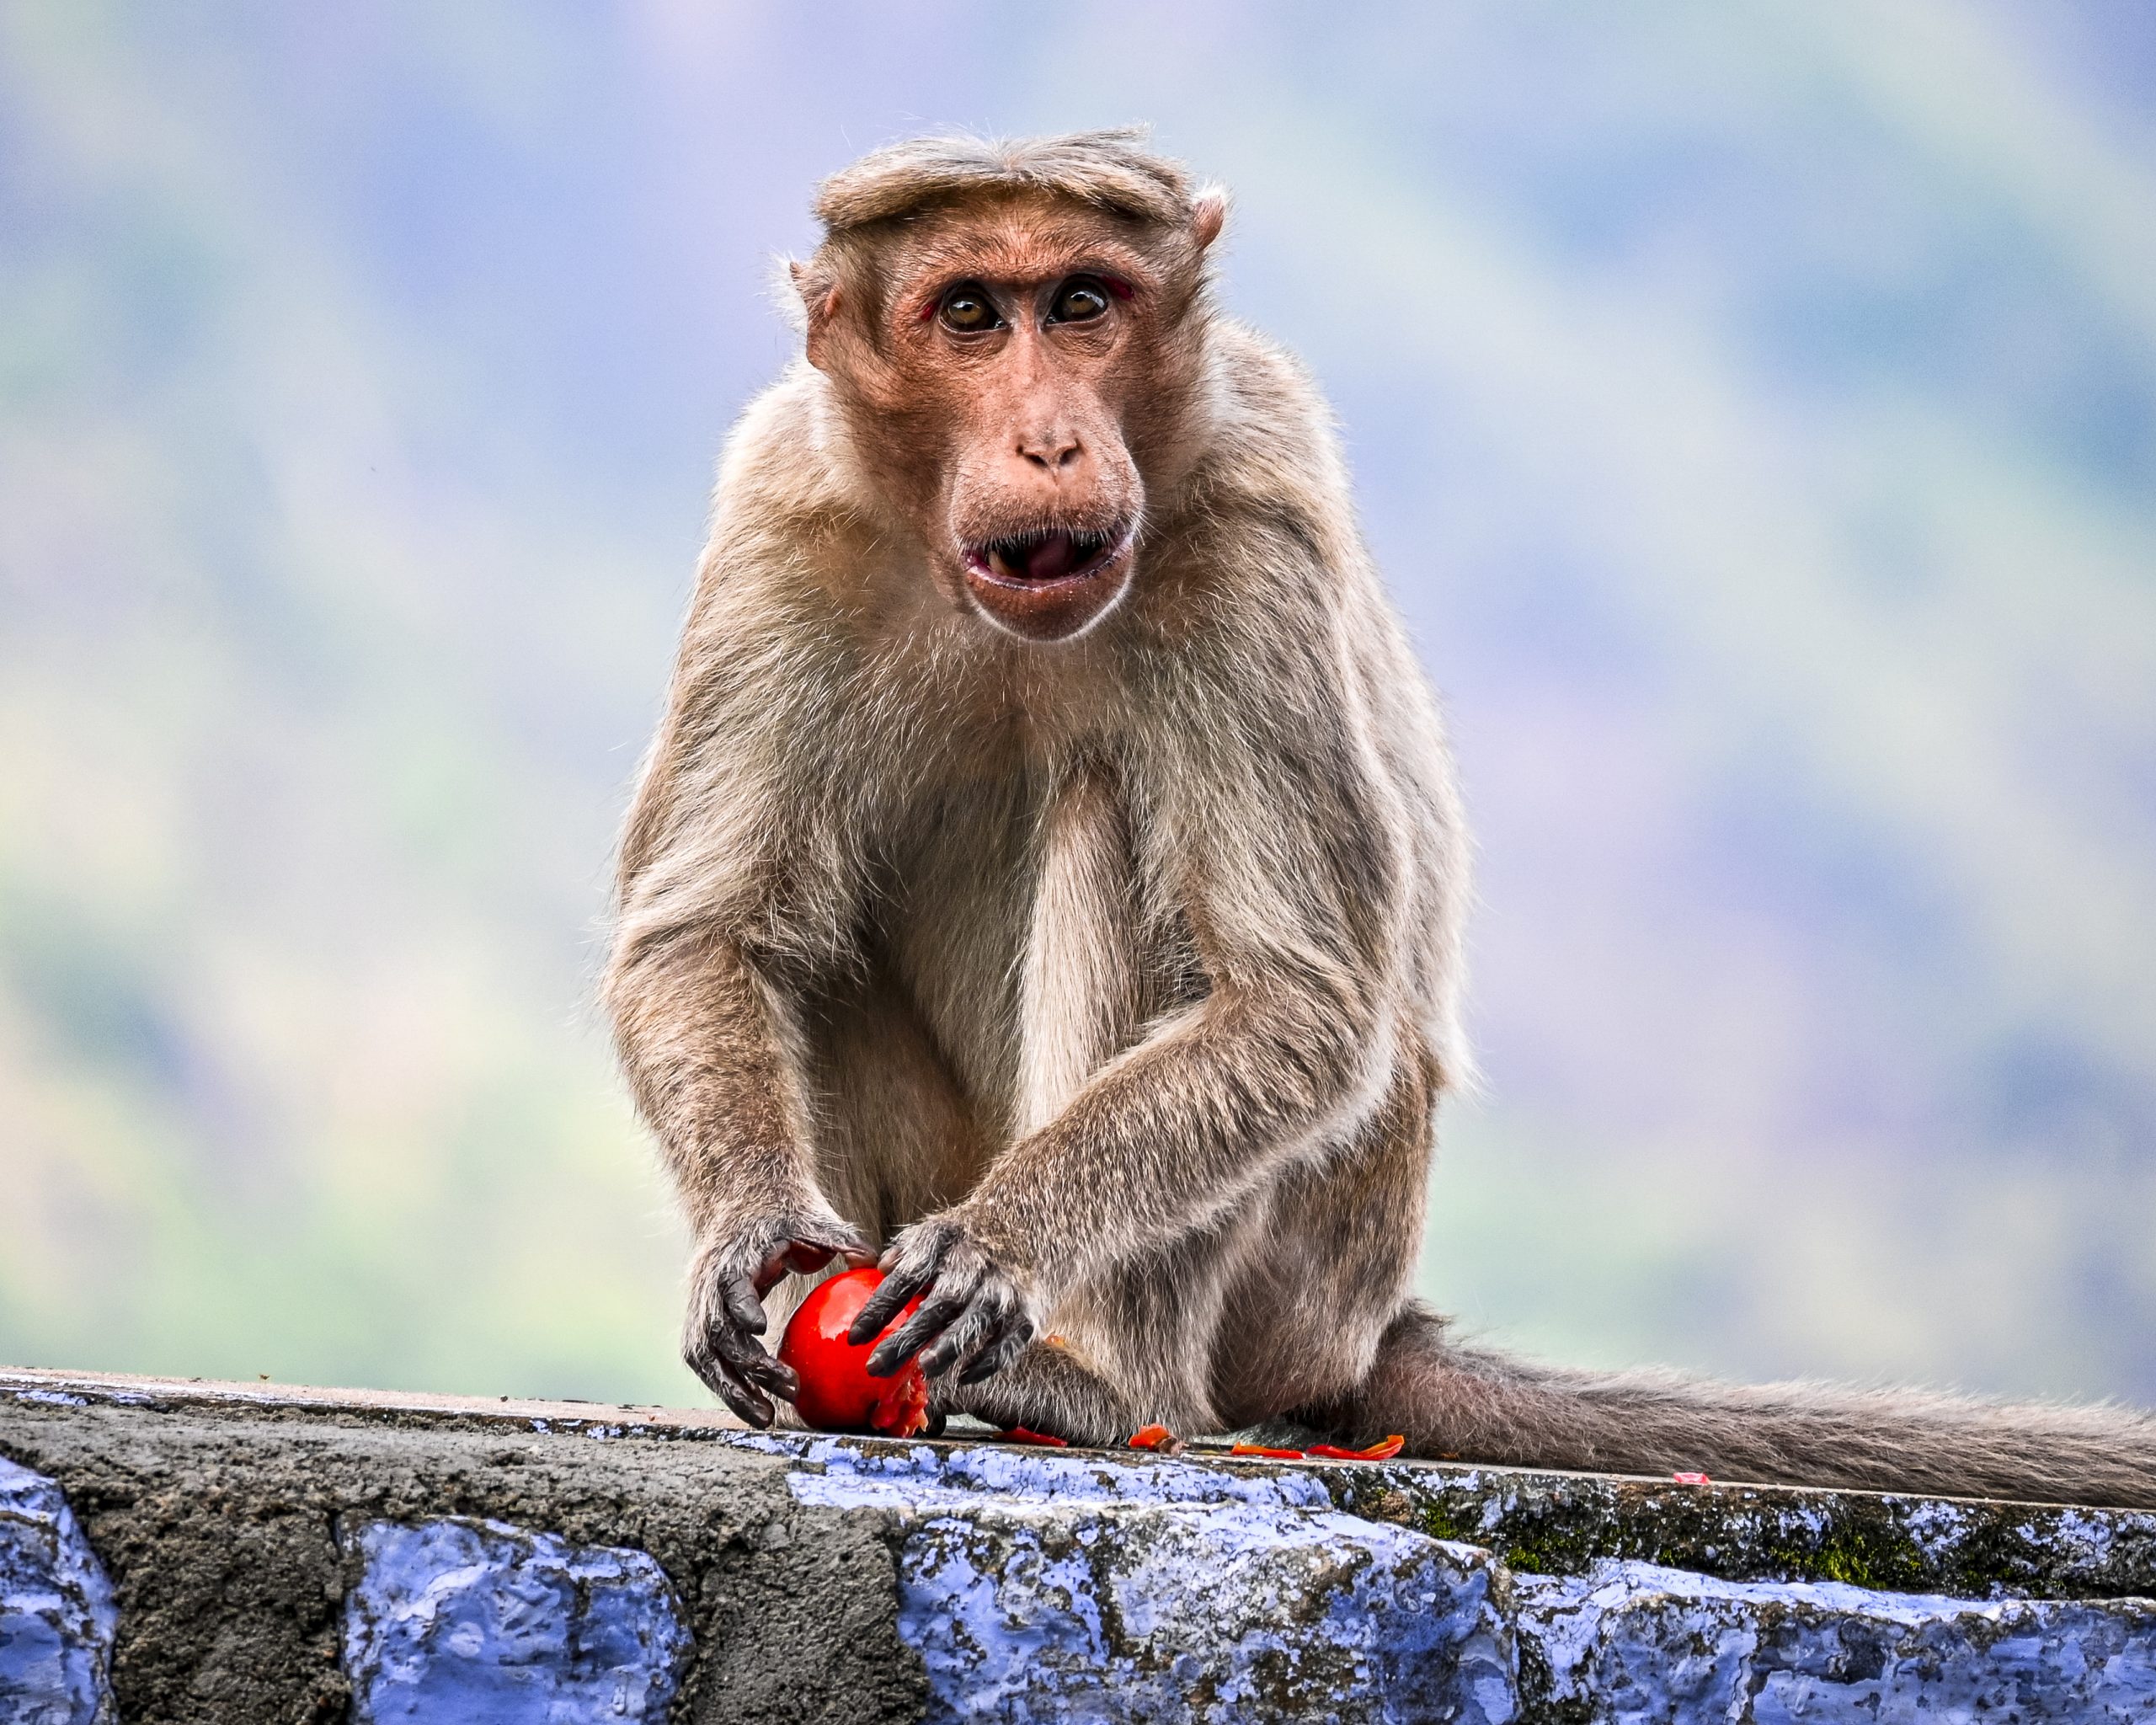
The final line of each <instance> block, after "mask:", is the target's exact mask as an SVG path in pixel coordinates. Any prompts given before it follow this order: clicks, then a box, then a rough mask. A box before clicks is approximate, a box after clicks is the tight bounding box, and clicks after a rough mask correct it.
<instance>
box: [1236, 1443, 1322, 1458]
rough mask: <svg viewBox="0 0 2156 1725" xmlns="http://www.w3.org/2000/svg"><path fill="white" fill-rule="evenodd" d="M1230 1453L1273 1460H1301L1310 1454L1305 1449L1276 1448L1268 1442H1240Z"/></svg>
mask: <svg viewBox="0 0 2156 1725" xmlns="http://www.w3.org/2000/svg"><path fill="white" fill-rule="evenodd" d="M1228 1453H1229V1454H1230V1455H1262V1456H1264V1457H1265V1458H1266V1459H1267V1461H1303V1460H1305V1457H1306V1456H1307V1455H1308V1454H1309V1452H1308V1451H1307V1450H1276V1449H1273V1447H1272V1446H1271V1445H1267V1444H1238V1445H1235V1448H1234V1449H1232V1450H1229V1451H1228Z"/></svg>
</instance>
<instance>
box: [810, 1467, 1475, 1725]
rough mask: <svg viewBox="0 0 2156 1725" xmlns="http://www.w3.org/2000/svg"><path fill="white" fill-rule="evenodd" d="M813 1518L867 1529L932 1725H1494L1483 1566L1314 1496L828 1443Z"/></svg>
mask: <svg viewBox="0 0 2156 1725" xmlns="http://www.w3.org/2000/svg"><path fill="white" fill-rule="evenodd" d="M809 1453H810V1455H811V1456H812V1457H813V1458H814V1461H815V1462H816V1463H817V1465H818V1471H815V1472H814V1473H804V1474H801V1475H798V1476H796V1477H794V1479H793V1481H792V1484H793V1487H794V1490H795V1494H796V1495H797V1496H798V1497H799V1498H802V1499H803V1501H804V1502H809V1503H820V1504H825V1505H830V1506H832V1507H846V1508H852V1509H872V1508H873V1509H883V1510H884V1511H886V1512H887V1513H888V1514H889V1515H890V1516H891V1518H892V1519H893V1521H894V1524H895V1526H896V1529H897V1530H898V1532H899V1589H900V1592H899V1633H900V1635H901V1636H902V1637H904V1638H905V1641H906V1642H907V1643H908V1644H909V1645H910V1646H911V1647H912V1648H915V1649H916V1650H917V1651H918V1652H919V1653H920V1655H921V1660H922V1662H923V1664H924V1665H925V1666H926V1669H927V1674H928V1685H929V1694H930V1698H931V1699H930V1707H929V1712H928V1714H927V1717H928V1718H929V1719H930V1720H931V1721H937V1722H961V1721H963V1722H966V1725H974V1722H982V1725H985V1722H990V1721H994V1722H997V1725H1003V1722H1009V1725H1030V1722H1034V1721H1041V1722H1046V1721H1050V1720H1054V1721H1069V1722H1074V1725H1094V1722H1098V1725H1154V1722H1159V1725H1171V1722H1180V1721H1187V1720H1198V1721H1204V1722H1208V1725H1214V1722H1218V1725H1233V1722H1241V1721H1246V1720H1251V1719H1356V1720H1363V1721H1369V1722H1371V1725H1425V1722H1429V1725H1435V1722H1439V1721H1458V1722H1460V1725H1508V1722H1509V1721H1511V1720H1512V1719H1513V1718H1514V1717H1515V1716H1516V1714H1517V1712H1518V1705H1517V1697H1516V1695H1515V1690H1514V1683H1513V1666H1514V1660H1513V1645H1512V1634H1511V1630H1510V1627H1509V1626H1508V1623H1507V1621H1506V1617H1505V1608H1506V1605H1507V1603H1508V1602H1507V1600H1506V1599H1505V1596H1504V1585H1505V1584H1504V1580H1503V1578H1502V1572H1501V1571H1499V1570H1498V1568H1497V1566H1496V1565H1495V1564H1494V1563H1492V1561H1491V1559H1490V1557H1489V1554H1488V1553H1487V1552H1485V1551H1477V1550H1476V1549H1474V1548H1472V1547H1470V1546H1460V1545H1453V1544H1448V1543H1445V1542H1444V1541H1438V1540H1433V1539H1431V1538H1429V1537H1428V1536H1427V1535H1422V1534H1419V1533H1416V1532H1413V1531H1412V1530H1408V1529H1406V1528H1401V1527H1394V1526H1390V1525H1385V1524H1384V1523H1377V1522H1370V1521H1365V1520H1363V1519H1359V1518H1358V1517H1355V1516H1351V1515H1345V1514H1341V1513H1339V1512H1338V1511H1337V1510H1335V1509H1331V1507H1330V1503H1329V1500H1328V1499H1326V1497H1325V1495H1324V1493H1322V1491H1321V1490H1319V1489H1317V1488H1316V1487H1315V1485H1314V1484H1313V1482H1310V1480H1309V1479H1307V1478H1305V1477H1296V1476H1293V1475H1288V1476H1284V1477H1277V1478H1264V1477H1259V1478H1238V1477H1234V1476H1225V1475H1223V1474H1221V1473H1219V1472H1218V1471H1214V1470H1210V1469H1207V1468H1203V1467H1200V1466H1191V1465H1186V1464H1181V1463H1173V1462H1165V1463H1155V1464H1150V1465H1144V1466H1130V1465H1118V1464H1117V1463H1114V1462H1111V1461H1107V1460H1105V1459H1104V1458H1102V1457H1098V1456H1091V1455H1064V1454H1060V1453H1052V1454H1042V1453H1040V1452H1038V1451H1035V1452H1024V1451H1018V1452H1013V1451H1011V1450H988V1449H982V1450H959V1451H956V1452H952V1451H946V1450H938V1449H935V1448H932V1447H931V1446H929V1445H919V1446H916V1447H915V1448H914V1449H912V1450H907V1451H885V1452H883V1453H880V1454H877V1453H864V1452H863V1451H862V1450H858V1449H855V1448H851V1447H848V1446H845V1445H837V1444H818V1445H813V1446H812V1447H811V1450H810V1452H809Z"/></svg>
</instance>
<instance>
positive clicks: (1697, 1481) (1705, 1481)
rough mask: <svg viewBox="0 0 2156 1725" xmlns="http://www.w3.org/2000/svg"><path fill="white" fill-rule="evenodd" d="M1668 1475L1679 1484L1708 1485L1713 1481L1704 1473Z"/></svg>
mask: <svg viewBox="0 0 2156 1725" xmlns="http://www.w3.org/2000/svg"><path fill="white" fill-rule="evenodd" d="M1669 1477H1670V1478H1671V1480H1672V1481H1673V1482H1675V1483H1676V1484H1678V1485H1680V1486H1710V1485H1712V1484H1713V1483H1714V1482H1713V1481H1712V1480H1710V1479H1709V1478H1708V1477H1706V1475H1705V1474H1704V1473H1673V1474H1671V1475H1670V1476H1669Z"/></svg>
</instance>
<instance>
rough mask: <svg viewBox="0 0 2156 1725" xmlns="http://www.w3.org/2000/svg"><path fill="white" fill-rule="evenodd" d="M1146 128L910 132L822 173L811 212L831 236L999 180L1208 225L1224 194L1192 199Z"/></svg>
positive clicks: (1214, 222) (1115, 210) (1119, 211)
mask: <svg viewBox="0 0 2156 1725" xmlns="http://www.w3.org/2000/svg"><path fill="white" fill-rule="evenodd" d="M1148 136H1149V132H1148V130H1147V128H1146V127H1145V126H1116V127H1112V128H1109V129H1107V130H1104V131H1074V132H1066V133H1065V134H1064V135H1063V136H1059V137H1044V138H984V137H975V136H972V135H970V134H968V133H963V132H947V133H941V134H938V135H937V136H931V137H924V138H911V139H909V140H908V141H906V142H904V143H899V144H891V145H889V146H887V147H885V148H883V149H881V150H877V151H875V152H872V153H871V154H869V155H867V156H864V157H862V158H861V159H860V160H859V161H858V162H856V163H854V164H853V165H852V166H851V167H850V168H841V169H840V170H839V171H838V172H837V173H836V174H833V175H831V177H830V179H826V180H825V181H824V183H823V184H821V185H819V187H818V188H817V189H816V204H815V213H816V218H817V220H819V222H822V223H823V224H824V232H825V237H826V238H834V239H835V238H839V237H841V236H842V235H845V234H848V233H851V232H854V231H856V230H857V229H859V228H862V227H869V226H871V225H873V224H874V223H877V222H890V221H894V220H899V219H903V218H904V217H906V216H917V215H920V214H921V213H923V212H924V211H929V210H932V209H934V208H935V207H937V206H938V205H941V204H947V203H949V202H951V201H953V200H955V199H958V198H962V197H965V196H968V195H971V194H973V193H976V192H979V191H983V190H995V189H999V188H1001V189H1005V190H1011V191H1014V192H1023V191H1035V192H1045V193H1048V194H1049V195H1053V196H1057V197H1064V198H1069V199H1071V200H1074V201H1075V202H1078V203H1081V204H1090V205H1091V206H1094V207H1095V208H1096V209H1100V210H1105V211H1108V212H1109V213H1110V214H1112V215H1115V216H1125V217H1128V218H1129V219H1131V220H1133V221H1139V222H1160V223H1161V224H1163V225H1182V224H1189V223H1193V222H1203V223H1205V224H1208V225H1209V227H1210V228H1211V231H1212V232H1215V233H1217V232H1219V218H1220V216H1221V215H1222V214H1224V213H1225V210H1226V207H1227V206H1226V200H1225V195H1223V194H1221V193H1220V191H1219V188H1217V187H1213V186H1208V187H1206V188H1205V189H1204V190H1203V192H1202V193H1199V194H1198V195H1197V196H1196V197H1195V198H1194V197H1193V192H1192V187H1191V179H1190V175H1189V174H1188V173H1187V172H1186V171H1185V169H1184V168H1183V167H1182V163H1179V162H1175V161H1172V160H1171V159H1170V158H1167V157H1166V156H1161V155H1156V154H1155V153H1154V152H1152V151H1151V150H1150V149H1148V148H1147V147H1146V140H1147V137H1148ZM1201 200H1203V202H1201ZM1207 211H1211V213H1210V215H1207V214H1206V212H1207ZM1207 238H1210V235H1208V236H1207ZM1202 243H1203V241H1201V244H1202Z"/></svg>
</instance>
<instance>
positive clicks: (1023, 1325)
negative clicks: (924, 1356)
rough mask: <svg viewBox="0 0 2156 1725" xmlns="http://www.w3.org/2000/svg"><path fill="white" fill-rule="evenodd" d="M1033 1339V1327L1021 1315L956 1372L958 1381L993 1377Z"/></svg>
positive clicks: (978, 1380) (972, 1382)
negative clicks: (961, 1369) (963, 1368)
mask: <svg viewBox="0 0 2156 1725" xmlns="http://www.w3.org/2000/svg"><path fill="white" fill-rule="evenodd" d="M1032 1341H1033V1325H1032V1323H1031V1322H1028V1321H1027V1319H1026V1318H1025V1317H1024V1316H1020V1318H1019V1319H1018V1321H1017V1323H1015V1324H1014V1325H1012V1326H1011V1327H1010V1328H1009V1329H1006V1331H1004V1332H1003V1333H1002V1334H1001V1336H999V1337H997V1338H995V1340H994V1341H992V1342H990V1343H989V1344H988V1345H987V1346H986V1347H985V1348H982V1349H981V1350H980V1352H979V1353H978V1354H974V1357H973V1362H972V1364H970V1365H968V1366H967V1367H966V1369H965V1370H963V1371H962V1372H960V1373H959V1374H958V1381H959V1382H960V1383H962V1384H978V1383H980V1382H982V1381H985V1380H986V1379H989V1378H992V1377H994V1376H995V1375H996V1373H998V1372H1000V1371H1001V1370H1003V1368H1004V1367H1005V1366H1006V1365H1010V1364H1011V1361H1012V1360H1014V1359H1017V1357H1018V1356H1019V1354H1022V1353H1023V1352H1024V1351H1025V1349H1026V1348H1027V1344H1029V1343H1031V1342H1032ZM921 1370H923V1371H926V1370H927V1368H926V1366H924V1367H922V1368H921Z"/></svg>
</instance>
